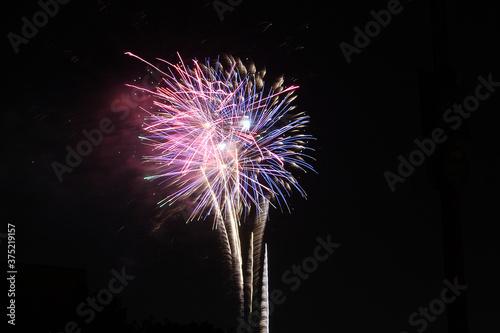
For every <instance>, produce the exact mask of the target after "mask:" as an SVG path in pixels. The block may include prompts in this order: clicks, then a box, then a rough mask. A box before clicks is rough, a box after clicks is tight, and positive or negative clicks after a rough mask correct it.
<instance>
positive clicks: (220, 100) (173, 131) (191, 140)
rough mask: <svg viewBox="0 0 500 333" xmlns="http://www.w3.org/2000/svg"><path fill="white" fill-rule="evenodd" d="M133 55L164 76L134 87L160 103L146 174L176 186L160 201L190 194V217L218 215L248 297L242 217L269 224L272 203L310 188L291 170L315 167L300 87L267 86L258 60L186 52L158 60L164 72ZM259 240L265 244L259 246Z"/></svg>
mask: <svg viewBox="0 0 500 333" xmlns="http://www.w3.org/2000/svg"><path fill="white" fill-rule="evenodd" d="M127 54H128V55H130V56H133V57H135V58H138V59H140V60H141V61H143V62H145V63H147V64H149V65H150V66H152V67H153V68H155V69H156V70H158V71H159V72H160V73H161V75H162V77H163V82H162V84H161V85H159V86H158V87H157V88H156V91H151V90H147V89H144V88H143V87H139V86H133V85H131V87H134V88H136V89H139V90H141V91H146V92H147V93H149V94H151V95H152V96H153V97H154V104H155V106H156V111H155V112H149V116H148V117H147V118H146V123H145V126H144V130H145V131H146V133H147V135H146V136H144V137H142V139H143V141H144V143H145V144H148V145H150V146H151V149H152V150H151V151H152V154H151V155H150V156H147V157H145V159H146V161H148V162H152V163H154V164H155V166H156V170H155V173H154V175H151V176H148V177H146V178H147V179H149V180H157V181H159V183H160V184H162V185H164V186H168V187H170V188H171V189H170V190H169V192H168V193H169V194H168V195H166V196H165V197H164V198H162V199H161V200H160V201H159V205H160V206H165V205H172V204H174V203H176V202H179V201H186V200H187V199H188V198H189V199H190V200H191V202H194V207H193V209H192V213H191V215H190V217H189V219H188V221H189V220H193V219H200V218H206V217H207V216H208V215H212V216H214V219H213V220H214V226H215V227H216V228H218V229H219V230H221V231H222V233H223V234H224V239H225V241H226V245H227V249H228V252H229V253H230V254H231V258H232V259H233V264H234V272H235V278H236V280H237V281H238V284H239V285H240V296H241V298H242V300H243V298H245V297H244V284H245V283H246V282H245V281H244V280H245V279H244V275H245V274H244V272H243V267H242V263H243V259H242V253H241V244H240V236H239V226H240V221H241V219H242V217H244V216H247V215H248V213H249V212H250V211H251V210H252V207H253V209H254V212H255V213H256V216H257V218H256V220H259V221H260V223H261V224H264V223H265V220H266V218H267V207H268V206H269V205H273V202H272V201H274V202H275V203H276V204H277V205H278V206H279V207H281V208H286V209H289V208H288V204H287V198H288V197H289V196H290V194H291V192H292V190H293V189H295V190H297V191H298V192H299V193H300V194H301V195H302V196H304V197H305V196H306V193H305V192H304V190H303V189H302V187H301V186H300V185H299V183H298V182H297V180H296V178H295V177H294V176H293V175H292V173H291V171H289V170H288V169H293V168H296V169H300V170H302V171H307V170H313V169H312V167H311V165H310V164H309V163H308V162H306V159H307V158H308V157H309V156H308V154H307V152H308V150H310V149H311V148H308V147H307V146H306V144H307V141H308V140H311V139H313V138H312V137H311V136H310V135H308V134H304V133H303V132H302V128H303V127H304V126H305V125H306V124H307V123H308V121H309V118H308V116H307V115H306V114H305V113H298V114H297V113H293V112H292V110H293V109H294V106H292V105H291V102H292V101H293V100H294V99H295V97H296V95H294V92H295V91H296V89H297V88H298V87H297V86H294V85H291V86H288V87H286V86H284V80H283V78H279V79H278V80H277V81H276V82H275V83H274V84H273V85H271V86H270V87H266V86H265V83H264V80H263V78H264V76H265V74H266V72H265V69H264V70H260V71H257V70H256V67H255V65H253V64H249V65H247V66H245V65H244V64H243V62H242V61H241V60H240V59H234V58H233V57H231V56H227V57H226V58H225V61H224V63H225V64H224V65H222V63H221V62H220V59H217V60H216V61H215V62H213V63H212V64H211V63H210V60H206V61H205V63H204V64H202V63H200V62H199V61H197V60H193V62H192V65H191V66H188V65H186V64H185V63H184V62H183V60H182V59H181V58H180V56H179V62H178V63H176V64H172V63H169V62H168V61H165V60H162V59H158V60H159V61H161V62H163V63H165V64H167V65H168V67H169V70H168V72H165V71H162V70H160V69H159V68H157V67H156V66H153V65H152V64H151V63H149V62H147V61H145V60H144V59H141V58H139V57H138V56H136V55H134V54H132V53H127ZM272 199H274V200H272ZM259 230H260V231H259V232H257V234H256V235H254V234H253V233H252V234H251V241H250V243H251V246H250V249H249V251H250V253H249V255H248V258H249V259H248V260H247V266H248V267H247V268H246V270H247V271H248V273H247V274H246V275H247V278H246V280H247V281H250V286H249V287H248V289H249V290H250V291H249V294H250V301H249V304H250V307H251V304H252V302H251V298H252V295H253V294H254V291H253V287H252V283H253V272H254V270H255V269H254V268H253V266H254V262H253V258H254V250H257V251H258V256H260V247H261V246H260V243H261V241H262V233H263V228H262V227H261V228H259ZM254 242H256V244H259V245H258V246H257V248H256V249H254V247H253V243H254ZM266 260H267V259H266ZM266 265H267V261H266ZM266 269H267V267H266ZM247 294H248V292H247ZM247 302H248V301H247ZM243 303H244V302H243V301H242V302H241V304H243ZM242 306H243V305H242ZM242 311H243V310H242Z"/></svg>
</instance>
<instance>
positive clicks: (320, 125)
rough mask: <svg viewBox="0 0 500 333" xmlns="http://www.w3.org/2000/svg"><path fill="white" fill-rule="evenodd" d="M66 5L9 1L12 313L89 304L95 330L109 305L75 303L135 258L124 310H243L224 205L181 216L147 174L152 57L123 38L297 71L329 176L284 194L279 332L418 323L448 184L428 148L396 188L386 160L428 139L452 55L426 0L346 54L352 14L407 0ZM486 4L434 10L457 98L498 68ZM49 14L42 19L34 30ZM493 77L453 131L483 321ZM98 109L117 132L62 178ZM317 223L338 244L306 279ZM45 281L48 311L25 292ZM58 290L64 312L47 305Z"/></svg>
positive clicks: (489, 254) (494, 148)
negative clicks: (437, 45) (143, 106)
mask: <svg viewBox="0 0 500 333" xmlns="http://www.w3.org/2000/svg"><path fill="white" fill-rule="evenodd" d="M42 2H43V0H42ZM48 3H52V2H50V1H48ZM62 3H64V1H62V0H61V4H59V5H58V7H59V8H58V9H57V10H55V9H54V8H55V7H51V9H49V10H52V15H51V16H50V15H45V16H43V15H42V16H40V15H38V16H37V14H36V13H37V12H39V11H40V10H42V7H41V5H40V3H37V2H36V1H35V0H30V1H25V0H23V1H7V2H4V6H3V13H4V19H3V21H4V23H5V24H4V36H5V37H4V42H3V43H4V52H3V54H4V61H3V64H4V66H5V69H4V71H3V73H4V75H3V81H4V86H3V87H4V88H3V90H4V94H3V103H4V107H3V117H4V118H3V120H2V125H1V126H2V131H1V132H2V136H3V140H2V142H3V144H2V163H1V164H0V175H1V177H2V189H3V190H4V194H3V196H2V198H3V200H2V203H3V204H4V205H5V207H4V208H2V215H3V218H2V220H3V221H4V222H3V223H2V230H0V233H3V234H2V237H5V234H6V233H7V223H11V224H14V225H15V226H16V263H17V265H18V274H17V278H18V280H19V283H18V285H17V295H18V296H17V299H18V308H17V313H16V320H17V324H18V325H16V328H19V327H20V325H26V326H30V325H31V326H30V327H34V328H39V329H40V331H43V332H49V331H50V332H61V331H63V330H64V325H65V323H66V322H68V321H75V322H76V323H78V325H79V327H80V328H81V330H82V332H90V331H92V330H94V331H98V330H99V325H98V324H96V323H97V320H98V319H99V316H100V315H102V316H106V314H105V313H104V312H103V313H102V314H97V316H96V323H92V325H93V326H92V327H90V326H89V325H88V324H86V323H84V321H83V320H82V319H83V318H82V317H81V316H79V315H78V314H77V313H76V312H75V310H74V309H75V306H76V305H77V304H79V303H80V302H83V301H85V299H86V297H87V296H88V295H95V293H97V292H98V291H99V290H101V289H102V288H106V287H107V286H108V283H109V281H110V279H111V278H112V277H113V273H112V271H113V270H115V271H117V272H121V271H122V269H125V270H126V272H127V274H129V275H132V276H135V278H134V279H133V280H131V281H129V282H128V285H127V286H126V287H124V289H123V291H122V292H120V293H118V294H117V295H116V299H117V300H118V301H119V302H120V305H119V306H120V307H121V308H122V309H126V312H125V313H126V315H125V316H126V317H125V318H122V321H126V322H133V321H136V322H140V321H141V320H142V319H144V318H148V317H151V316H152V318H153V320H154V321H156V322H161V321H163V320H164V319H167V320H168V321H170V322H173V323H179V324H187V323H191V322H195V323H202V322H208V323H210V324H212V325H213V326H214V327H215V328H222V329H226V330H228V329H229V328H231V327H233V328H234V321H235V318H236V311H235V302H234V297H233V295H232V294H231V288H230V286H229V285H230V281H228V280H229V277H228V273H227V267H226V265H225V263H224V262H223V259H222V258H223V253H222V250H221V244H220V239H219V238H218V234H217V232H216V231H214V230H212V223H211V221H209V220H205V221H203V220H200V221H195V222H192V223H189V224H186V223H185V218H184V217H185V214H183V213H179V214H170V217H169V218H168V219H167V220H166V221H165V222H164V223H160V221H161V217H160V218H159V217H158V214H159V213H160V210H158V208H157V207H156V202H157V201H158V200H159V199H161V198H162V190H161V188H160V187H158V186H157V183H154V182H148V181H146V180H144V179H143V177H144V176H146V175H147V174H148V172H149V171H150V169H148V168H149V166H147V165H144V163H142V156H143V154H144V152H145V148H144V146H143V145H142V144H141V142H140V140H139V139H138V136H139V135H141V134H143V133H142V131H141V124H142V120H143V116H144V114H143V113H141V112H142V111H141V110H140V109H139V107H138V105H137V103H135V102H134V100H131V99H130V96H131V93H132V92H131V90H130V88H128V87H126V86H125V84H127V83H134V80H142V78H143V77H144V76H145V75H148V72H146V66H145V64H143V63H141V62H140V61H137V60H136V59H133V58H131V57H128V56H127V55H125V54H124V53H125V52H127V51H130V52H133V53H135V54H137V55H139V56H141V57H142V58H144V59H147V60H150V61H152V62H155V61H156V60H155V58H156V57H159V58H163V59H166V60H168V61H172V62H175V61H176V60H177V59H178V58H177V52H179V54H180V55H181V56H182V58H183V59H184V60H185V61H186V62H189V61H190V59H193V58H197V59H200V60H204V59H205V58H211V59H215V58H217V56H218V55H221V54H232V55H233V56H235V57H240V58H241V59H245V60H249V61H253V62H254V63H255V64H256V67H257V68H263V67H266V69H267V74H266V82H268V81H269V83H271V82H272V81H273V80H274V79H276V78H278V77H280V76H281V75H284V78H285V85H292V84H293V85H298V86H299V87H300V88H299V89H298V92H297V94H298V98H297V99H296V100H295V101H294V103H295V104H296V105H297V110H299V111H306V112H307V113H308V114H309V115H310V117H311V119H310V124H309V126H308V128H307V132H308V133H310V134H312V135H313V136H314V137H315V138H316V140H315V141H311V142H309V144H310V145H311V147H313V148H314V152H313V153H312V156H313V157H314V158H315V159H316V160H315V161H313V162H312V164H313V166H314V169H315V170H316V172H317V174H316V173H313V172H308V173H307V174H304V173H300V172H297V173H295V175H296V176H297V178H298V180H299V182H300V183H301V184H302V186H303V188H304V189H305V190H306V192H307V194H308V196H307V200H305V199H303V198H302V197H301V196H300V195H299V193H297V192H295V193H294V194H293V195H292V196H291V197H290V199H289V203H290V206H291V207H292V210H291V214H290V213H288V212H287V211H286V210H284V211H280V210H279V209H271V211H270V216H269V221H268V224H267V227H266V230H265V236H264V238H265V241H266V243H267V244H268V249H269V274H270V282H269V283H270V290H278V289H279V290H281V291H282V292H283V297H284V298H286V300H285V301H284V302H283V303H282V304H279V305H275V309H274V312H273V314H272V316H271V319H270V332H273V333H279V332H391V333H400V332H402V331H407V332H408V333H413V332H417V329H418V328H419V327H421V326H412V325H410V323H409V317H410V316H411V314H412V313H414V312H418V311H419V308H420V307H428V306H429V303H430V302H431V301H432V300H434V299H436V298H439V297H440V295H441V291H442V290H443V288H445V287H446V285H445V284H444V283H443V280H444V279H445V271H444V264H443V263H444V251H443V237H442V223H441V220H442V210H441V203H440V201H441V198H440V191H439V190H438V188H436V186H434V185H433V183H432V182H431V181H430V177H429V172H428V169H429V168H428V163H427V162H428V161H426V163H425V164H424V165H421V166H417V167H415V170H414V172H413V173H412V174H411V175H410V176H409V177H407V179H406V180H405V181H404V182H398V183H396V184H395V190H394V191H391V189H390V186H389V185H388V182H387V181H386V178H385V177H384V173H385V172H386V171H390V172H392V173H394V174H397V173H398V165H399V164H400V161H399V160H398V156H399V155H402V156H403V157H404V158H406V159H408V156H409V155H410V153H411V152H412V151H414V150H415V149H417V146H416V144H415V143H414V140H416V139H419V140H423V139H425V138H429V137H430V133H428V132H425V130H423V127H424V126H423V122H422V113H423V112H424V109H425V103H424V102H423V100H424V99H423V97H422V89H421V86H422V82H421V80H419V72H422V71H425V72H433V71H436V70H437V68H438V66H437V65H436V63H435V61H434V60H433V46H432V31H431V22H432V19H431V14H430V12H431V11H430V7H429V1H424V0H422V1H410V0H406V1H401V3H400V4H399V7H394V8H397V11H398V13H397V14H392V15H391V18H390V22H387V24H385V25H386V26H385V27H380V25H379V27H380V31H378V30H377V31H376V32H372V37H370V41H369V43H366V45H363V46H364V47H358V48H357V51H356V52H352V53H351V54H350V55H349V57H346V56H345V54H344V53H343V51H342V48H341V47H340V44H341V43H342V42H344V43H347V44H349V45H351V46H352V47H355V46H356V40H355V35H356V34H357V31H356V30H355V28H356V27H358V28H359V29H361V30H362V31H364V29H365V25H366V24H367V23H369V22H370V21H374V17H373V14H371V13H370V12H371V11H372V10H373V11H375V12H379V11H380V10H383V9H384V10H387V8H388V4H389V7H391V6H393V5H394V4H395V1H355V2H351V1H330V2H328V3H326V2H317V1H292V2H290V1H283V2H278V1H274V2H269V1H251V0H244V1H236V0H235V1H232V2H231V1H227V0H222V1H216V4H217V3H222V4H226V5H225V6H229V5H227V4H228V3H232V4H233V6H231V9H232V10H227V11H224V12H223V13H221V14H220V15H222V16H219V15H218V13H217V10H216V8H215V7H214V1H210V0H200V1H167V0H164V1H154V0H149V1H138V0H128V1H118V0H102V1H94V0H89V1H77V0H73V1H70V2H68V3H64V4H62ZM394 6H395V5H394ZM490 6H491V5H490V2H488V1H484V0H483V1H465V0H461V1H455V2H452V1H448V3H447V6H446V10H445V12H446V17H444V15H443V16H440V18H439V19H438V21H439V22H442V24H443V25H444V26H446V28H447V41H448V47H447V49H448V52H449V61H448V66H449V68H450V69H451V70H453V71H456V72H460V73H463V87H464V94H463V95H462V98H461V99H460V100H459V103H462V101H463V98H464V97H466V96H474V94H476V90H477V89H476V88H477V86H478V84H480V83H481V82H482V81H481V80H479V79H478V77H479V76H481V77H482V78H483V79H484V80H487V78H488V76H490V81H493V82H500V64H499V59H500V48H499V47H498V45H499V42H500V40H499V36H500V26H499V22H500V21H499V19H498V17H499V12H498V11H496V10H495V9H493V8H492V7H490ZM391 8H392V7H391ZM394 8H393V9H394ZM221 10H223V9H221ZM394 11H396V9H394ZM34 14H35V20H37V19H38V20H39V21H38V22H39V27H38V28H36V30H37V31H33V30H30V28H29V27H28V28H26V27H25V28H23V26H24V25H26V22H28V21H29V22H28V23H30V22H33V19H34V17H33V15H34ZM23 17H26V19H25V20H23ZM44 17H45V18H46V20H45V21H44ZM221 18H222V20H221ZM40 20H41V21H40ZM40 22H41V23H40ZM11 33H13V34H15V35H16V36H18V37H15V38H20V39H15V38H14V37H12V36H14V35H13V34H11ZM23 34H28V35H29V36H28V37H26V36H23ZM9 36H10V37H9ZM25 37H26V38H25ZM13 38H14V39H13ZM13 41H14V42H13ZM16 41H17V42H16ZM358 42H359V40H358ZM365 42H366V41H365ZM344 45H345V44H344ZM443 45H444V44H441V46H443ZM347 58H350V59H347ZM348 60H349V61H348ZM496 86H497V87H498V88H495V87H494V85H491V86H490V88H491V90H486V89H487V88H485V87H483V88H482V90H481V92H484V93H485V92H487V91H490V93H489V95H488V97H487V98H484V100H482V101H481V102H480V104H479V106H478V108H477V110H476V111H474V112H473V113H471V115H470V117H469V118H468V119H467V121H466V124H464V126H463V128H466V133H465V134H464V135H462V134H460V135H458V134H457V139H456V140H455V141H454V142H456V145H457V146H459V147H460V149H461V151H462V152H463V154H464V156H465V157H466V159H467V161H468V166H469V169H470V172H469V176H468V180H467V181H465V182H463V183H462V184H461V185H462V186H461V188H460V189H459V190H458V191H457V193H458V194H459V196H460V205H459V206H458V207H455V209H456V210H455V211H456V212H458V213H459V218H460V221H461V226H462V237H463V253H464V267H465V279H466V280H465V284H466V285H467V286H468V288H467V291H466V294H465V295H464V294H462V295H460V296H458V298H464V299H465V300H466V302H467V317H468V321H469V332H486V331H490V332H498V331H499V328H500V325H499V322H498V319H497V318H498V313H499V309H500V308H499V306H498V302H499V299H500V292H499V288H498V281H499V279H500V276H499V270H498V253H499V251H498V250H499V246H498V233H496V232H495V231H496V230H497V228H496V225H497V224H498V222H499V221H500V213H499V210H498V204H499V199H500V195H499V194H498V188H499V186H500V176H499V173H498V169H499V168H500V154H499V148H498V147H499V143H500V141H499V140H498V135H497V133H498V131H499V126H500V113H499V112H498V111H499V110H500V108H499V107H500V83H497V84H496ZM495 89H496V92H495V91H494V90H495ZM118 107H121V109H118ZM450 107H451V104H450V105H444V109H447V108H450ZM103 119H104V124H105V125H104V127H105V128H107V131H108V133H104V134H103V137H102V142H100V143H99V144H98V145H96V146H93V148H92V152H91V153H90V154H89V155H88V156H85V157H82V160H81V162H78V163H76V164H77V165H76V166H75V167H74V168H72V169H73V170H72V172H71V173H64V174H63V175H62V178H60V179H58V176H57V175H56V172H54V168H53V165H54V162H59V163H62V164H64V163H65V159H66V155H67V150H66V147H68V146H69V147H72V148H73V149H76V147H77V145H78V144H79V143H80V142H81V141H82V140H85V139H86V137H85V135H84V132H89V131H92V130H94V129H96V128H99V126H103V125H102V124H103ZM106 119H107V120H106ZM434 127H435V126H434ZM447 133H451V132H447ZM168 213H169V212H168V210H167V211H166V212H164V214H168ZM318 237H319V238H321V239H323V240H326V239H327V238H329V239H331V241H332V242H334V243H338V244H340V246H339V247H338V248H336V249H335V251H334V252H333V253H332V254H331V255H330V256H329V257H328V259H327V260H325V261H323V262H319V263H318V265H317V269H315V270H314V271H313V272H311V273H309V275H308V276H307V278H303V279H300V285H297V284H295V283H290V282H286V281H285V280H286V279H284V278H283V275H284V274H285V275H286V273H287V271H288V270H292V267H293V265H300V264H301V263H302V261H303V260H304V259H305V258H308V257H311V256H314V252H315V249H316V247H317V246H318V244H319V243H318V240H317V239H318ZM5 243H6V242H5V240H4V239H2V246H1V248H2V251H5V252H4V253H6V251H7V248H6V246H5ZM2 257H3V258H4V259H2V261H5V255H2ZM4 266H5V265H4ZM49 268H51V269H52V271H51V272H54V269H56V268H57V269H61V270H62V271H65V270H68V271H72V272H73V271H74V272H82V274H84V277H85V279H84V280H83V281H82V283H81V285H82V286H83V288H84V290H83V292H84V293H83V294H82V295H79V296H75V297H74V299H73V300H72V301H71V302H73V303H71V302H69V303H64V302H63V303H60V302H59V301H57V297H56V296H54V295H59V294H64V293H65V291H64V289H63V288H62V287H61V288H59V287H58V286H61V284H59V283H55V282H54V281H55V280H54V279H47V281H45V280H44V279H42V277H41V276H42V275H43V274H45V273H43V272H45V271H46V269H49ZM24 272H25V273H24ZM51 274H54V273H51ZM55 274H56V275H55V276H59V277H60V278H61V280H65V279H66V278H64V277H63V275H61V274H62V273H61V274H59V275H58V273H55ZM43 276H45V275H43ZM289 276H290V275H289ZM68 279H69V278H68ZM56 280H57V279H56ZM51 281H52V282H51ZM66 282H67V283H69V282H68V280H67V279H66ZM460 282H463V281H460ZM294 285H295V286H298V288H294V289H296V290H292V289H291V287H292V286H294ZM23 288H24V290H23ZM30 288H35V290H39V291H40V290H43V292H42V291H40V294H39V295H38V294H37V292H34V293H33V292H31V291H28V290H31V289H30ZM75 288H76V289H78V288H79V287H75ZM2 292H3V291H2ZM50 295H52V296H54V297H51V296H50ZM35 298H36V299H37V302H38V303H36V304H41V308H40V310H37V309H34V308H33V307H30V306H29V304H35V303H32V302H31V301H30V300H32V299H35ZM23 302H24V304H23ZM110 306H111V305H110ZM61 308H65V309H69V310H67V312H65V314H64V315H57V316H56V315H54V316H52V315H40V313H46V312H47V311H48V312H47V313H49V314H50V313H52V312H50V311H54V312H58V311H59V310H58V309H61ZM4 309H5V308H4ZM23 309H27V310H26V311H23ZM50 309H53V310H50ZM28 310H29V311H30V312H29V313H28V312H27V311H28ZM31 311H35V312H36V313H35V312H31ZM44 311H46V312H44ZM3 316H4V319H3V320H6V319H5V315H3ZM446 316H447V312H446V311H445V312H444V313H442V314H440V315H437V316H436V317H437V318H436V319H435V320H434V321H432V322H428V325H427V327H426V328H425V329H424V330H422V332H423V331H425V332H429V333H431V332H447V321H446ZM33 318H37V319H36V320H33ZM103 325H104V324H103ZM110 327H111V331H119V329H118V328H116V329H113V326H110ZM11 328H12V327H11ZM103 329H104V326H103ZM107 331H110V330H109V329H108V330H107ZM420 333H421V332H420Z"/></svg>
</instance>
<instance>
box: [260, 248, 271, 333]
mask: <svg viewBox="0 0 500 333" xmlns="http://www.w3.org/2000/svg"><path fill="white" fill-rule="evenodd" d="M263 270H264V273H263V275H262V297H261V299H262V302H261V308H262V311H261V319H260V333H269V269H268V259H267V244H266V245H265V249H264V267H263Z"/></svg>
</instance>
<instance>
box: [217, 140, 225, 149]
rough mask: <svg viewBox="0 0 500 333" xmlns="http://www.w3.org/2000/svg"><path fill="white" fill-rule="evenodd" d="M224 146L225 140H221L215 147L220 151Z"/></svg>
mask: <svg viewBox="0 0 500 333" xmlns="http://www.w3.org/2000/svg"><path fill="white" fill-rule="evenodd" d="M226 146H227V145H226V143H225V142H221V143H219V144H218V145H217V148H218V149H219V150H221V151H222V150H225V149H226Z"/></svg>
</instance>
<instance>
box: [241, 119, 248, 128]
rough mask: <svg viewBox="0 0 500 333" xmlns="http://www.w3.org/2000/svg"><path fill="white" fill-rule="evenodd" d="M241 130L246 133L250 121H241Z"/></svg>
mask: <svg viewBox="0 0 500 333" xmlns="http://www.w3.org/2000/svg"><path fill="white" fill-rule="evenodd" d="M241 129H242V130H243V131H248V130H249V129H250V119H248V118H245V119H243V120H242V121H241Z"/></svg>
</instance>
